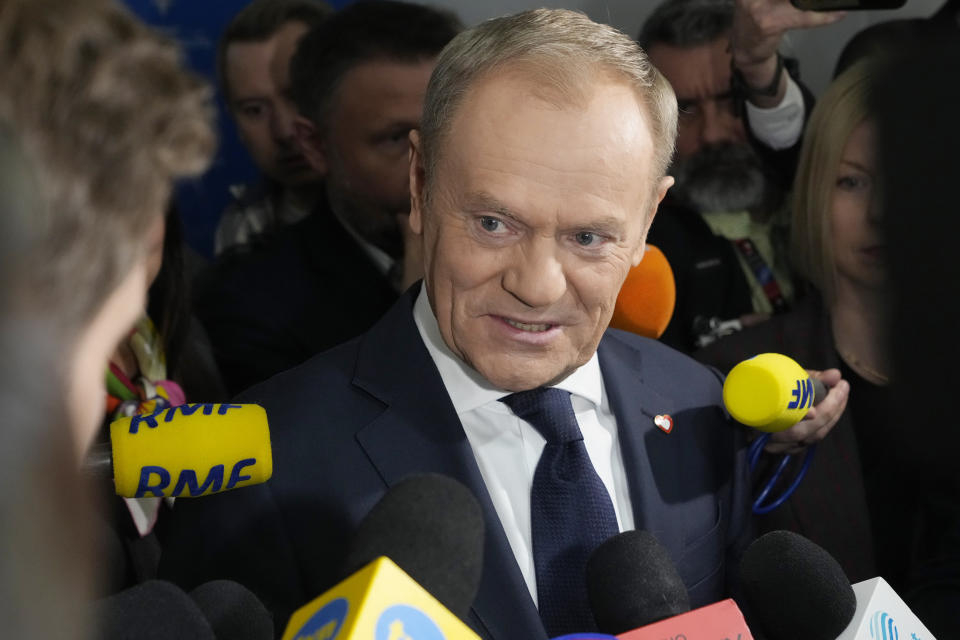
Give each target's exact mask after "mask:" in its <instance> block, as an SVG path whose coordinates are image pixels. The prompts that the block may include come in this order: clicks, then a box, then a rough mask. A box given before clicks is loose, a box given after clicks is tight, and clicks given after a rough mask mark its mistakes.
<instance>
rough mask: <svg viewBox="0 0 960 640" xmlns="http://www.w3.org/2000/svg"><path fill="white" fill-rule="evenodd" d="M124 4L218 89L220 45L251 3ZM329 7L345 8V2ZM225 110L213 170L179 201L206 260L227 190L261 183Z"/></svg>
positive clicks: (129, 0) (149, 0)
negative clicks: (172, 43)
mask: <svg viewBox="0 0 960 640" xmlns="http://www.w3.org/2000/svg"><path fill="white" fill-rule="evenodd" d="M126 4H127V5H128V6H129V7H130V8H131V10H132V11H133V12H134V13H136V14H137V15H138V16H140V17H141V18H142V19H143V20H144V21H146V22H147V23H149V24H151V25H154V26H155V27H157V28H159V29H160V30H162V31H164V32H165V33H167V34H169V35H171V36H173V37H174V38H176V39H177V40H178V41H179V42H180V44H181V46H183V48H184V50H185V52H186V55H187V59H188V63H189V65H190V66H191V67H192V68H193V69H194V70H196V71H197V72H199V73H200V74H202V75H203V76H205V77H206V78H208V79H209V81H210V82H211V83H214V84H215V83H216V70H215V69H216V51H217V39H218V38H219V35H220V33H221V31H223V29H224V28H225V27H226V25H227V23H228V22H230V18H232V17H233V16H234V15H235V14H236V13H237V12H238V11H239V10H240V8H241V7H243V6H244V5H245V4H247V0H126ZM330 4H331V5H333V6H335V7H341V6H343V5H345V4H347V0H339V1H333V2H330ZM225 109H226V107H225V105H224V104H223V101H222V100H221V99H220V97H219V95H218V96H217V116H218V129H219V136H220V146H219V148H218V150H217V155H216V158H215V159H214V161H213V165H212V166H211V167H210V170H209V171H207V173H206V174H204V175H203V176H202V177H201V178H199V179H197V180H193V181H190V182H188V183H186V184H183V185H181V186H180V188H179V189H178V191H177V195H176V199H177V204H178V205H179V207H180V210H181V213H182V214H183V220H184V227H185V228H184V232H185V234H186V240H187V243H188V244H189V245H190V246H191V247H193V248H194V249H195V250H196V251H198V252H200V253H201V254H202V255H204V256H211V255H212V254H213V232H214V230H215V229H216V226H217V219H218V218H219V216H220V212H221V211H223V209H224V207H226V206H227V204H228V203H229V202H230V194H229V192H228V190H227V188H228V187H229V186H230V185H231V184H236V183H239V182H250V181H254V180H256V179H257V172H256V169H255V167H254V166H253V164H252V162H251V161H250V159H249V157H248V156H247V153H246V151H245V150H244V149H243V147H242V146H241V144H240V140H239V138H238V137H237V132H236V129H235V128H234V126H233V122H232V121H231V120H230V117H229V115H228V114H227V112H226V110H225Z"/></svg>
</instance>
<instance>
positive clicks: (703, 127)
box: [647, 38, 747, 160]
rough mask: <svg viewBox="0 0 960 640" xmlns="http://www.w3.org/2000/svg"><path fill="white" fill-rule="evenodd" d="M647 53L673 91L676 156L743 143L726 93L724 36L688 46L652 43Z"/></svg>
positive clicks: (727, 59) (727, 69) (742, 131)
mask: <svg viewBox="0 0 960 640" xmlns="http://www.w3.org/2000/svg"><path fill="white" fill-rule="evenodd" d="M647 53H648V54H649V56H650V61H651V62H652V63H653V65H654V66H655V67H656V68H657V69H659V70H660V73H662V74H663V75H664V77H666V79H667V80H668V81H669V82H670V84H671V85H672V86H673V91H674V93H676V94H677V103H678V105H679V107H680V115H679V121H678V131H677V158H678V159H680V160H683V159H686V158H689V157H690V156H692V155H694V154H695V153H697V152H698V151H700V149H701V148H703V147H704V146H705V145H711V144H718V143H721V142H734V143H742V144H745V143H746V142H747V134H746V130H745V129H744V126H743V120H741V119H740V117H739V116H738V115H737V113H736V110H735V104H734V100H733V96H732V94H731V92H730V53H729V52H728V51H727V39H726V38H718V39H717V40H714V41H713V42H711V43H709V44H704V45H700V46H697V47H689V48H681V47H674V46H671V45H667V44H661V43H656V44H653V45H651V46H650V49H649V51H648V52H647Z"/></svg>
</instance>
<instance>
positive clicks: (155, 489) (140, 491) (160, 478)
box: [133, 465, 170, 498]
mask: <svg viewBox="0 0 960 640" xmlns="http://www.w3.org/2000/svg"><path fill="white" fill-rule="evenodd" d="M153 475H155V476H157V484H155V485H151V484H150V476H153ZM168 486H170V472H169V471H167V470H166V469H164V468H163V467H154V466H149V465H147V466H145V467H143V468H142V469H140V483H139V484H138V485H137V492H136V493H135V494H134V496H133V497H134V498H143V497H144V496H146V495H147V493H148V492H149V493H151V494H153V496H154V497H156V498H162V497H163V490H164V489H166V488H167V487H168Z"/></svg>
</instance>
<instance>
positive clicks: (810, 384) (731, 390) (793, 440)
mask: <svg viewBox="0 0 960 640" xmlns="http://www.w3.org/2000/svg"><path fill="white" fill-rule="evenodd" d="M849 392H850V385H849V384H848V383H847V382H846V381H845V380H843V379H842V378H841V377H840V371H838V370H837V369H827V370H826V371H822V372H817V371H805V370H804V369H803V368H802V367H801V366H800V365H799V364H797V363H796V362H795V361H794V360H792V359H791V358H788V357H787V356H785V355H782V354H779V353H762V354H760V355H758V356H755V357H753V358H750V359H749V360H744V361H743V362H741V363H740V364H738V365H737V366H735V367H734V368H733V369H731V370H730V373H729V374H727V379H726V381H725V382H724V385H723V401H724V404H725V405H726V407H727V411H729V412H730V415H731V416H733V418H734V419H735V420H737V421H738V422H740V423H742V424H745V425H747V426H748V427H753V428H755V429H758V430H760V431H765V432H767V433H770V434H771V436H770V438H769V442H768V443H767V444H765V446H764V450H765V451H767V453H787V454H792V453H799V452H801V451H803V449H804V447H805V446H807V445H810V444H814V443H816V442H819V441H820V440H823V438H824V437H826V435H827V434H828V433H829V432H830V430H831V429H832V428H833V427H834V426H835V425H836V424H837V421H838V420H839V419H840V416H841V415H842V414H843V410H844V409H845V408H846V406H847V396H848V394H849Z"/></svg>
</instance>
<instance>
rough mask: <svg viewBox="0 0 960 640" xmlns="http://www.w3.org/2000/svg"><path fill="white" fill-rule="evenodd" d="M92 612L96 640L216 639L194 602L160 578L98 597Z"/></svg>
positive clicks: (180, 590)
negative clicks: (107, 595) (95, 628)
mask: <svg viewBox="0 0 960 640" xmlns="http://www.w3.org/2000/svg"><path fill="white" fill-rule="evenodd" d="M94 616H95V618H94V619H95V622H96V625H97V634H96V635H95V637H96V638H99V639H100V640H170V639H171V638H177V640H217V637H216V636H215V635H214V632H213V629H212V628H211V626H210V623H209V622H208V621H207V619H206V617H205V616H204V615H203V611H201V610H200V607H199V606H197V603H195V602H194V601H193V600H192V599H191V598H190V596H188V595H187V594H186V592H184V591H183V589H180V588H179V587H177V586H176V585H174V584H173V583H170V582H165V581H163V580H148V581H146V582H142V583H140V584H138V585H136V586H135V587H130V588H129V589H126V590H124V591H121V592H120V593H117V594H115V595H112V596H110V597H107V598H102V599H100V600H98V601H97V602H96V603H95V604H94Z"/></svg>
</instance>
